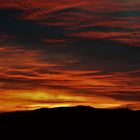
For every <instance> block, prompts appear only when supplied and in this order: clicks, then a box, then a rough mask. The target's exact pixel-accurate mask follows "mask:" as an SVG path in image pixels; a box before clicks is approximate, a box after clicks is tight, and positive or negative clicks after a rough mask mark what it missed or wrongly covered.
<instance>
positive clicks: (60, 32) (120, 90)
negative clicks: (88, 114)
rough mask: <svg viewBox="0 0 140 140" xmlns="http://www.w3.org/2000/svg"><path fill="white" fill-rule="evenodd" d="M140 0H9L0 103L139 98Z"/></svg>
mask: <svg viewBox="0 0 140 140" xmlns="http://www.w3.org/2000/svg"><path fill="white" fill-rule="evenodd" d="M139 7H140V2H139V0H133V1H129V0H128V1H126V0H118V1H115V0H99V1H93V0H87V1H84V0H69V1H67V0H59V1H56V0H53V1H50V0H40V1H38V0H20V1H19V0H3V1H2V2H1V3H0V19H1V22H0V91H1V94H0V106H1V107H0V110H2V111H7V110H20V109H25V108H26V107H28V108H31V109H32V108H38V107H42V106H43V107H44V106H46V107H55V106H69V105H70V106H71V105H79V104H80V105H90V106H94V107H115V106H122V105H126V104H134V106H136V105H135V104H139V102H140V87H139V85H140V57H139V56H140V9H139ZM135 108H137V107H135Z"/></svg>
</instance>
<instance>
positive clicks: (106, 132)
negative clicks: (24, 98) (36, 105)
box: [0, 106, 140, 140]
mask: <svg viewBox="0 0 140 140" xmlns="http://www.w3.org/2000/svg"><path fill="white" fill-rule="evenodd" d="M139 118H140V111H132V110H129V109H96V108H92V107H88V106H76V107H58V108H52V109H49V108H41V109H36V110H32V111H17V112H8V113H0V133H1V135H0V137H1V138H0V139H1V140H11V139H12V140H34V139H35V140H36V139H38V140H54V139H57V140H63V139H64V140H81V139H85V140H90V139H91V140H98V139H101V140H128V139H129V138H130V136H131V135H132V133H133V132H132V131H134V133H137V131H138V130H139V129H138V128H137V127H139V126H140V120H139Z"/></svg>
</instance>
